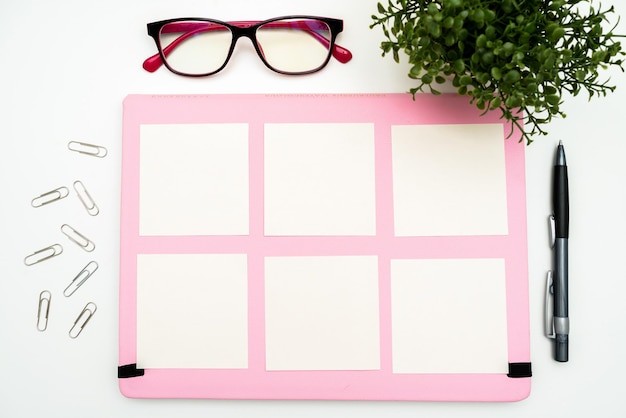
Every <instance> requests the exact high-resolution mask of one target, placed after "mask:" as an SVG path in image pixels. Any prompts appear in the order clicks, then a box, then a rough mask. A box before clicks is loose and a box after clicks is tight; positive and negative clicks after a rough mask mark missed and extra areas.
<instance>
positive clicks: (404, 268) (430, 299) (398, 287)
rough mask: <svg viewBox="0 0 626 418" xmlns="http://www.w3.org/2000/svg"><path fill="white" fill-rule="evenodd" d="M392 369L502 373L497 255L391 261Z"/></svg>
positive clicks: (502, 291)
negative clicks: (472, 257) (483, 257)
mask: <svg viewBox="0 0 626 418" xmlns="http://www.w3.org/2000/svg"><path fill="white" fill-rule="evenodd" d="M391 318H392V328H391V332H392V356H393V361H392V362H393V372H394V373H506V372H507V371H508V348H507V347H508V345H507V313H506V285H505V268H504V260H503V259H437V260H434V259H426V260H392V261H391Z"/></svg>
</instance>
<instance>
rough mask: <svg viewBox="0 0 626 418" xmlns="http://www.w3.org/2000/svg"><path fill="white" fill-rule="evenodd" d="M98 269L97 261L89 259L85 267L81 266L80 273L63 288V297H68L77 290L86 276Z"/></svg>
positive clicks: (85, 279)
mask: <svg viewBox="0 0 626 418" xmlns="http://www.w3.org/2000/svg"><path fill="white" fill-rule="evenodd" d="M96 270H98V263H96V262H95V261H90V262H89V263H88V264H87V265H86V266H85V268H83V269H82V270H81V271H80V273H78V274H77V275H76V277H74V280H72V282H71V283H70V284H69V285H68V286H67V287H66V288H65V290H64V291H63V295H64V296H65V297H70V296H72V295H73V294H74V292H76V291H77V290H78V288H79V287H81V286H82V285H83V283H85V282H86V281H87V279H88V278H90V277H91V275H92V274H94V273H95V272H96Z"/></svg>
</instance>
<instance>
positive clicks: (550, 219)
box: [548, 215, 556, 248]
mask: <svg viewBox="0 0 626 418" xmlns="http://www.w3.org/2000/svg"><path fill="white" fill-rule="evenodd" d="M548 231H549V233H550V248H554V245H555V243H556V220H555V219H554V215H550V216H548Z"/></svg>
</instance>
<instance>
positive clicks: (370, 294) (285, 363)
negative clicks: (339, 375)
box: [265, 256, 380, 370]
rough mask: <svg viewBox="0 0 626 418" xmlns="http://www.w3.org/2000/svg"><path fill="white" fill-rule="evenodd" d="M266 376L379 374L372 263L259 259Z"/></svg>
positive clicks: (343, 259)
mask: <svg viewBox="0 0 626 418" xmlns="http://www.w3.org/2000/svg"><path fill="white" fill-rule="evenodd" d="M265 305H266V311H265V332H266V356H267V357H266V368H267V370H377V369H379V368H380V340H379V335H380V334H379V311H378V305H379V301H378V259H377V257H374V256H355V257H315V256H311V257H267V258H266V259H265Z"/></svg>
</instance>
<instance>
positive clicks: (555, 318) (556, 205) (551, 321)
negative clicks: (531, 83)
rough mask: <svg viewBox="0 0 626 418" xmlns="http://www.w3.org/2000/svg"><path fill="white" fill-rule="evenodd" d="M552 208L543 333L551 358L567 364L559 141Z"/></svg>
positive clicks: (563, 175)
mask: <svg viewBox="0 0 626 418" xmlns="http://www.w3.org/2000/svg"><path fill="white" fill-rule="evenodd" d="M552 206H553V210H554V214H553V215H552V216H551V217H550V221H551V222H550V225H551V240H552V246H553V248H554V269H553V271H551V272H549V273H548V283H547V286H546V334H547V336H548V337H549V338H553V339H554V347H555V351H554V359H555V360H556V361H560V362H566V361H567V360H568V358H569V353H568V352H569V307H568V245H567V244H568V239H569V188H568V179H567V162H566V161H565V150H564V148H563V143H562V142H559V146H558V147H557V151H556V162H555V164H554V177H553V187H552ZM550 302H551V303H550ZM550 304H552V306H550ZM550 311H551V312H550Z"/></svg>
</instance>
